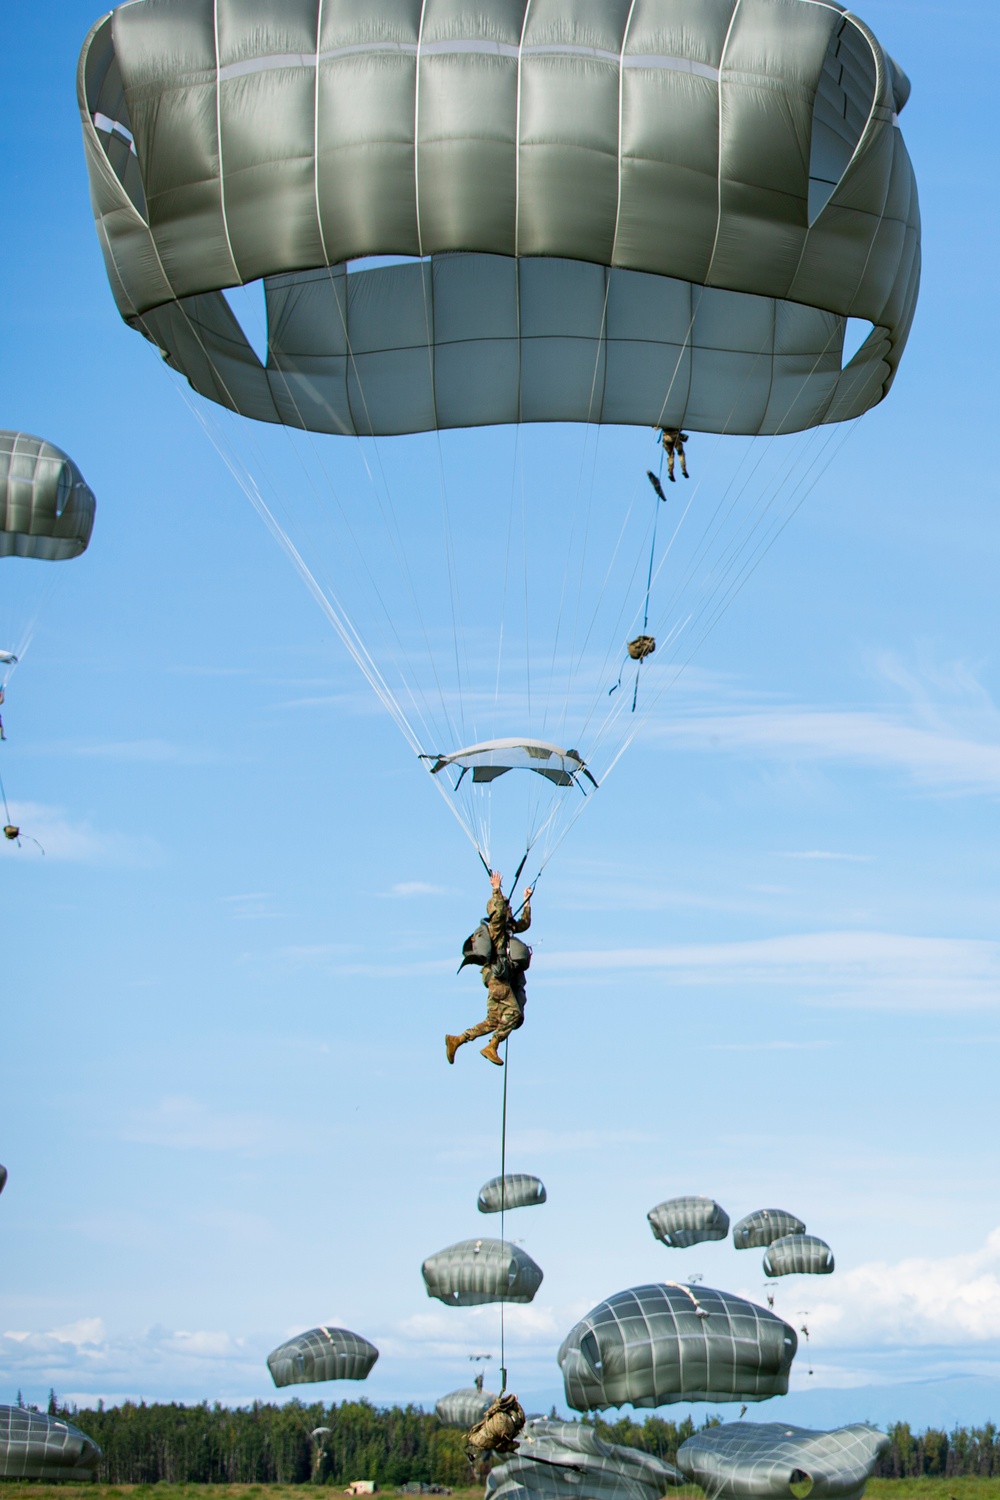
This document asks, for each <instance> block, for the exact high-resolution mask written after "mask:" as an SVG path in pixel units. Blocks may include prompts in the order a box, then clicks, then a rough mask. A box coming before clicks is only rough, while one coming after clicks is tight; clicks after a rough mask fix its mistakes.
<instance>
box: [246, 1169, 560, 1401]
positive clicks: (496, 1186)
mask: <svg viewBox="0 0 1000 1500" xmlns="http://www.w3.org/2000/svg"><path fill="white" fill-rule="evenodd" d="M545 1198H546V1194H545V1185H544V1183H542V1182H541V1181H540V1179H539V1178H537V1177H533V1176H531V1175H530V1173H527V1172H508V1173H507V1174H506V1175H505V1176H503V1177H492V1178H490V1180H489V1182H486V1183H484V1184H483V1186H482V1187H481V1188H480V1190H479V1197H478V1199H477V1206H478V1208H479V1211H480V1213H484V1214H492V1213H501V1212H503V1211H504V1210H506V1209H512V1208H530V1207H532V1206H534V1205H536V1204H539V1203H544V1202H545ZM423 1273H424V1281H425V1284H426V1286H427V1294H428V1296H430V1297H438V1298H440V1300H441V1301H442V1302H445V1303H447V1304H448V1305H449V1306H451V1307H474V1306H477V1305H479V1304H481V1303H484V1302H530V1301H531V1299H532V1297H533V1296H534V1295H535V1292H536V1291H537V1290H538V1288H539V1286H541V1283H542V1273H541V1271H540V1270H539V1268H538V1266H536V1265H535V1262H534V1261H533V1260H532V1259H531V1256H530V1255H528V1254H526V1252H525V1251H523V1250H522V1249H521V1248H520V1246H518V1245H511V1244H508V1243H507V1242H506V1241H505V1240H491V1239H478V1240H465V1241H463V1242H462V1243H461V1244H458V1245H451V1246H449V1248H448V1249H446V1250H442V1251H441V1252H440V1253H439V1254H438V1255H432V1256H431V1257H430V1258H429V1259H428V1260H426V1261H425V1262H424V1268H423ZM377 1359H378V1350H377V1349H376V1347H375V1345H374V1344H372V1343H369V1341H368V1339H366V1338H362V1336H361V1335H360V1334H358V1333H352V1332H351V1331H350V1329H347V1328H332V1327H326V1326H321V1327H319V1328H310V1329H308V1330H307V1331H306V1332H305V1333H300V1334H296V1336H295V1337H294V1338H291V1339H288V1340H287V1341H286V1342H285V1343H283V1344H281V1345H279V1347H278V1348H277V1349H273V1350H272V1351H271V1353H270V1354H269V1355H268V1356H267V1366H268V1369H269V1370H270V1372H271V1378H272V1379H273V1381H274V1383H275V1385H276V1386H285V1385H312V1384H314V1383H315V1382H318V1381H323V1380H366V1379H367V1378H368V1374H369V1372H370V1371H371V1369H372V1366H373V1365H374V1364H375V1361H376V1360H377ZM454 1395H456V1396H458V1397H464V1396H472V1397H474V1398H476V1399H475V1401H474V1403H473V1404H474V1405H475V1406H476V1413H475V1416H473V1417H471V1418H470V1420H469V1421H468V1422H466V1423H464V1424H462V1425H465V1426H471V1425H472V1422H473V1421H477V1420H478V1418H479V1417H480V1416H481V1415H482V1411H483V1410H485V1407H484V1406H483V1403H482V1401H481V1400H480V1399H479V1395H480V1393H479V1392H477V1391H471V1392H466V1391H458V1392H455V1393H454ZM490 1399H492V1398H490ZM467 1404H468V1403H467ZM488 1405H489V1400H487V1402H486V1406H488ZM463 1410H464V1408H463Z"/></svg>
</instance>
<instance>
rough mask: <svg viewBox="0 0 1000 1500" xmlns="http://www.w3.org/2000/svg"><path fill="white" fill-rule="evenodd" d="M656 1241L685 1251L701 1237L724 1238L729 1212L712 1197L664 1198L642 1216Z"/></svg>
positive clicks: (699, 1240) (727, 1229) (727, 1231)
mask: <svg viewBox="0 0 1000 1500" xmlns="http://www.w3.org/2000/svg"><path fill="white" fill-rule="evenodd" d="M646 1218H647V1219H648V1220H649V1227H650V1229H652V1231H653V1234H654V1235H655V1236H656V1238H657V1239H658V1240H662V1241H663V1243H664V1244H665V1245H669V1246H670V1247H671V1249H673V1250H686V1249H687V1248H688V1247H689V1246H690V1245H698V1244H700V1243H701V1241H702V1240H724V1239H725V1238H726V1235H727V1234H728V1233H729V1215H728V1214H727V1213H726V1210H725V1209H724V1208H722V1207H721V1205H720V1204H718V1203H716V1202H715V1199H714V1198H695V1197H688V1198H668V1199H667V1200H666V1202H665V1203H658V1204H657V1205H656V1207H655V1208H651V1209H650V1210H649V1213H648V1214H647V1215H646Z"/></svg>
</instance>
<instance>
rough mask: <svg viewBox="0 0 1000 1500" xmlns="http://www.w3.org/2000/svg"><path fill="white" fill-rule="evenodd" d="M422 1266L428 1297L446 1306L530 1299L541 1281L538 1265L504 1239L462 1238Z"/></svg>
mask: <svg viewBox="0 0 1000 1500" xmlns="http://www.w3.org/2000/svg"><path fill="white" fill-rule="evenodd" d="M422 1269H423V1278H424V1285H425V1286H426V1288H427V1295H428V1297H437V1298H438V1300H439V1301H440V1302H444V1303H446V1304H447V1306H448V1307H478V1306H480V1305H481V1304H483V1303H484V1302H530V1301H531V1300H532V1298H533V1297H534V1295H535V1293H536V1292H537V1291H538V1288H539V1287H540V1286H541V1284H542V1272H541V1268H540V1267H539V1266H536V1265H535V1262H534V1261H533V1260H532V1258H531V1256H530V1255H529V1254H528V1252H527V1251H526V1250H522V1249H521V1246H520V1245H512V1244H510V1243H509V1242H508V1241H507V1240H462V1241H460V1242H459V1244H457V1245H449V1246H448V1248H447V1249H446V1250H439V1251H438V1253H437V1254H436V1255H429V1256H428V1257H427V1259H426V1260H425V1261H424V1264H423V1268H422Z"/></svg>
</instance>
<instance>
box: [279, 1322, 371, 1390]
mask: <svg viewBox="0 0 1000 1500" xmlns="http://www.w3.org/2000/svg"><path fill="white" fill-rule="evenodd" d="M377 1359H378V1350H377V1349H376V1348H375V1345H374V1344H370V1343H369V1342H368V1340H367V1339H363V1338H362V1337H361V1335H360V1334H359V1333H351V1332H350V1330H349V1329H347V1328H310V1329H309V1331H308V1332H307V1333H300V1334H297V1335H296V1336H295V1338H293V1339H288V1341H287V1342H286V1343H284V1344H279V1346H278V1348H277V1349H272V1351H271V1353H270V1354H269V1355H268V1356H267V1367H268V1369H269V1370H270V1372H271V1378H272V1380H273V1381H274V1383H275V1385H277V1386H282V1385H313V1384H315V1383H317V1382H318V1381H321V1380H367V1378H368V1374H369V1371H370V1370H371V1368H372V1366H373V1365H374V1363H375V1361H376V1360H377Z"/></svg>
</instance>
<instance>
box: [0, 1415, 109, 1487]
mask: <svg viewBox="0 0 1000 1500" xmlns="http://www.w3.org/2000/svg"><path fill="white" fill-rule="evenodd" d="M100 1457H101V1450H100V1448H98V1446H97V1444H96V1443H95V1442H93V1441H92V1440H91V1439H90V1438H89V1437H88V1436H87V1434H86V1433H85V1432H81V1431H80V1429H79V1427H74V1426H73V1423H72V1422H66V1421H64V1420H63V1418H62V1417H49V1416H46V1415H45V1414H44V1412H38V1411H27V1410H25V1408H24V1407H23V1406H0V1478H3V1479H93V1477H94V1472H95V1470H96V1468H97V1465H98V1463H99V1462H100Z"/></svg>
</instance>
